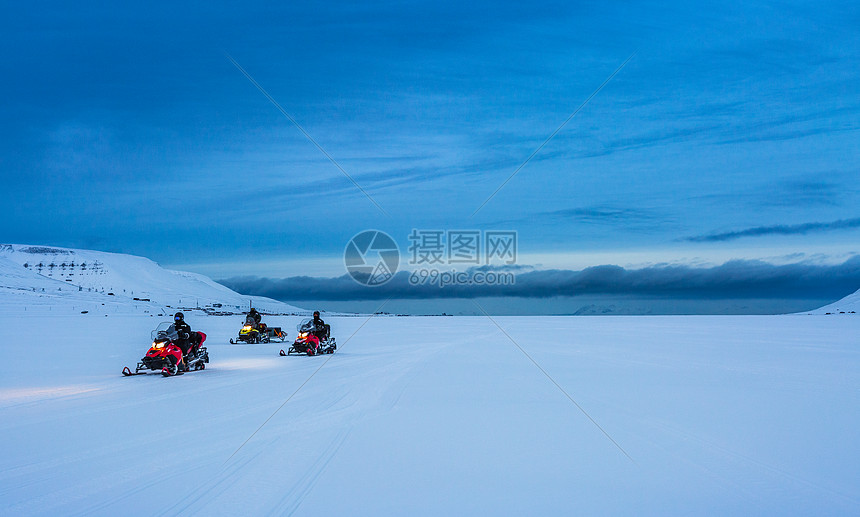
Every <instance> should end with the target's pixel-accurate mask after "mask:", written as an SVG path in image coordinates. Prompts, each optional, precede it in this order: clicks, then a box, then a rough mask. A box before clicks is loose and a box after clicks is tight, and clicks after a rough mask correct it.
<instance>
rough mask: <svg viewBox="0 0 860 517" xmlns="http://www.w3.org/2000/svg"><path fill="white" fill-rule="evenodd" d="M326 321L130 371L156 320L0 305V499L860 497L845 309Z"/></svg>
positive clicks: (218, 506)
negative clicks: (317, 342) (291, 341)
mask: <svg viewBox="0 0 860 517" xmlns="http://www.w3.org/2000/svg"><path fill="white" fill-rule="evenodd" d="M297 320H298V318H290V317H270V318H268V323H269V324H270V325H281V326H284V327H285V328H287V329H288V330H289V336H290V338H292V337H294V336H295V323H296V322H297ZM330 320H331V321H330V322H331V323H332V328H333V334H334V335H335V336H336V337H337V338H338V341H339V342H340V347H341V348H340V350H339V351H338V353H336V354H334V355H332V356H322V357H305V356H300V357H279V356H278V354H277V351H278V349H279V348H281V347H282V346H284V347H285V346H286V344H284V345H280V344H268V345H229V344H227V341H228V339H229V338H230V337H232V336H233V335H234V333H235V332H237V331H238V327H239V318H238V317H237V316H234V317H204V316H195V317H193V318H190V321H189V322H190V323H191V325H192V328H194V329H196V330H202V331H204V332H207V333H208V335H209V339H208V340H207V343H206V344H207V346H208V347H209V351H210V356H211V363H210V364H209V365H208V368H207V369H206V370H205V371H202V372H193V373H189V374H186V375H182V376H179V377H175V378H163V377H161V376H160V375H146V376H137V377H128V378H125V377H122V376H121V375H120V370H121V369H122V367H123V366H125V365H128V366H131V367H134V365H135V363H136V361H137V359H139V358H140V357H141V356H142V355H143V354H144V352H145V351H146V349H147V347H148V345H149V331H150V330H151V329H152V328H154V326H155V324H156V323H157V322H158V318H153V317H146V316H116V317H114V316H111V317H104V316H101V317H97V316H94V315H76V316H72V315H67V316H53V317H50V318H46V317H45V316H44V315H42V316H39V317H36V316H34V315H31V316H21V315H16V316H15V317H12V316H10V315H8V314H6V315H3V316H0V323H2V325H3V328H5V329H6V330H7V338H6V339H5V340H3V344H2V351H3V358H4V364H3V373H2V375H0V436H2V442H0V443H2V445H0V447H2V450H0V513H2V514H3V515H16V516H23V515H51V516H55V515H180V514H181V515H320V516H323V515H428V516H430V515H432V516H439V515H691V514H692V515H858V514H860V444H858V440H857V429H858V427H860V332H858V331H860V318H857V317H853V316H851V315H845V316H809V315H803V316H800V315H798V316H766V317H753V316H744V317H739V316H711V317H693V316H688V317H683V316H675V317H499V318H495V321H496V322H498V324H499V325H501V327H502V328H504V331H505V332H506V333H507V334H509V335H510V337H511V338H512V339H513V340H514V341H516V343H518V345H519V346H521V347H522V349H523V350H524V351H525V352H526V353H527V354H528V355H529V356H531V358H533V359H534V361H535V362H537V363H538V364H539V365H540V368H539V367H538V366H536V365H535V363H533V362H532V361H531V360H530V359H529V358H528V357H527V356H526V355H524V353H523V351H521V350H520V349H519V348H518V347H517V345H515V344H514V343H512V342H511V341H510V340H509V339H508V337H506V335H505V334H504V333H503V332H502V331H501V330H500V329H499V328H497V327H496V326H495V324H494V323H493V321H492V320H490V319H488V318H482V317H473V318H468V317H447V318H446V317H410V318H405V317H404V318H394V317H376V318H373V319H370V320H369V321H367V319H366V318H359V317H352V318H330ZM365 323H366V324H365ZM362 324H365V325H364V326H363V327H361V326H362ZM359 327H361V328H360V329H359ZM541 368H542V369H543V370H544V371H545V373H544V371H542V370H541ZM549 377H551V378H552V380H550V378H549ZM556 383H557V385H556ZM562 390H563V391H562ZM568 396H569V397H570V398H568ZM571 399H572V400H573V401H575V403H576V404H578V405H579V406H580V407H581V409H582V410H580V408H579V407H577V405H576V404H574V402H572V401H571ZM583 410H584V412H585V413H587V415H586V414H585V413H584V412H583Z"/></svg>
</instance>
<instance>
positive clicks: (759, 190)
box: [0, 1, 860, 291]
mask: <svg viewBox="0 0 860 517" xmlns="http://www.w3.org/2000/svg"><path fill="white" fill-rule="evenodd" d="M858 26H860V11H858V10H857V9H856V6H855V5H854V4H853V3H852V2H822V3H816V4H810V3H808V2H711V3H695V4H689V3H688V2H675V3H667V2H651V3H648V2H603V3H599V4H598V3H593V2H583V3H577V2H558V3H540V4H523V3H521V2H510V3H505V2H485V3H482V2H470V3H465V2H383V3H362V4H360V5H358V4H355V3H353V2H314V3H301V4H288V5H280V6H270V5H265V4H262V3H256V2H248V1H245V2H235V3H220V4H219V5H217V6H214V7H213V6H212V5H210V4H209V3H197V4H188V5H185V6H175V5H173V3H160V2H147V3H140V4H137V3H127V4H124V5H123V6H115V5H111V4H102V3H90V2H83V3H75V4H65V3H50V2H49V3H39V4H38V5H35V4H34V5H30V4H26V5H25V4H20V5H16V6H11V7H7V9H6V15H5V16H4V19H3V20H2V21H0V28H2V30H0V45H2V47H3V49H4V51H5V52H4V56H5V57H6V59H4V60H3V62H2V63H0V67H2V75H3V77H4V78H5V80H4V81H3V82H2V83H0V92H2V97H0V98H2V99H3V101H2V102H0V110H2V120H3V124H2V126H0V136H2V138H0V174H2V175H3V183H4V185H5V188H4V189H3V191H2V193H0V201H2V205H0V206H2V208H0V210H2V213H3V216H2V223H0V224H2V227H0V230H2V232H0V235H2V240H3V241H6V242H19V243H32V244H53V245H65V246H70V247H81V248H94V249H101V250H107V251H120V252H127V253H134V254H139V255H145V256H148V257H151V258H153V259H155V260H157V261H159V262H160V263H162V264H164V265H168V266H171V267H178V268H184V269H191V270H196V271H200V272H203V273H206V274H209V275H211V276H213V277H215V278H230V277H239V276H248V275H250V276H257V277H266V278H273V279H277V278H292V277H299V276H302V275H310V276H319V277H338V276H341V275H343V274H344V269H343V263H342V259H341V257H342V253H343V250H344V247H345V245H346V243H347V241H348V240H349V239H350V238H351V237H352V236H353V235H355V234H356V233H358V232H360V231H362V230H365V229H368V228H374V229H379V230H383V231H385V232H387V233H389V234H390V235H392V236H393V237H394V238H395V239H397V240H398V243H399V244H400V245H401V247H402V249H405V248H406V246H408V244H409V243H408V240H407V236H408V235H409V233H410V231H411V230H412V229H413V228H419V229H480V230H489V229H504V230H516V231H517V232H518V236H519V253H520V262H522V263H524V264H526V265H529V266H535V267H537V268H538V269H541V268H543V269H558V270H570V271H574V272H575V271H582V270H584V269H585V268H589V267H596V266H604V265H619V266H622V267H624V268H627V269H636V268H642V267H649V266H651V267H653V266H655V265H659V264H674V265H683V266H707V267H718V266H720V265H721V264H723V263H724V262H726V261H729V260H733V259H736V260H742V261H743V260H747V261H755V260H764V261H766V262H768V263H771V264H776V265H782V264H785V263H802V264H804V265H813V266H822V267H831V266H833V265H839V264H844V263H846V261H849V260H850V259H851V257H852V256H853V255H854V254H855V253H857V252H858V251H860V249H858V248H860V246H858V237H860V219H858V218H860V211H858V210H857V208H856V207H857V206H860V174H858V172H860V171H858V163H860V160H858V158H860V146H858V145H857V144H858V141H860V140H858V128H859V127H860V117H858V115H860V88H858V86H857V85H858V84H860V81H858V79H860V77H858V75H860V53H858V51H860V32H858V31H857V30H856V28H857V27H858ZM634 52H635V55H634V56H633V58H632V59H631V60H630V62H629V63H628V64H627V65H626V66H625V67H624V68H623V69H622V70H621V71H619V72H618V74H617V75H616V76H615V77H614V78H613V79H612V80H611V81H610V82H609V83H608V84H607V85H606V86H605V87H604V88H603V89H602V90H601V91H600V92H599V93H598V94H597V95H595V96H594V98H593V99H591V101H590V102H589V103H588V104H586V105H585V106H584V107H583V108H582V109H581V110H580V111H579V112H578V113H577V115H576V116H575V117H574V118H573V119H572V120H570V122H569V123H567V124H566V125H565V126H564V127H563V128H562V129H561V131H559V132H558V134H557V135H556V136H555V137H554V138H553V139H552V140H551V141H549V142H548V143H547V144H546V145H545V146H544V147H543V148H542V149H541V151H540V152H539V153H537V155H535V157H534V158H533V159H532V160H530V161H529V163H528V164H527V165H525V166H524V167H523V168H522V169H521V170H520V171H519V172H518V173H517V175H516V176H514V177H513V178H512V179H511V180H510V181H509V182H508V183H507V184H506V185H505V187H504V188H503V189H501V190H500V191H499V192H498V194H497V195H496V196H494V197H493V199H492V200H490V202H488V203H487V204H486V205H485V206H484V207H483V208H482V209H481V210H480V211H479V212H478V213H477V214H476V215H474V216H472V213H473V212H474V211H475V209H476V208H478V206H480V205H481V203H482V202H483V201H485V200H486V199H487V197H488V196H490V195H491V194H492V193H493V192H494V191H495V190H496V189H497V188H498V186H499V185H500V184H502V182H504V181H505V179H507V178H508V177H509V176H510V175H511V173H513V172H514V171H515V170H516V169H517V167H519V166H520V165H521V164H522V163H523V161H524V160H525V159H526V158H527V157H528V156H529V155H530V154H531V153H532V152H534V151H535V149H537V148H538V146H540V145H541V143H543V142H544V141H545V140H546V138H547V137H548V136H549V135H550V134H552V133H553V131H555V130H556V129H557V128H558V127H559V125H560V124H562V122H564V121H565V119H566V118H567V117H568V116H569V115H570V114H571V113H572V112H573V111H574V110H576V109H577V108H578V107H579V106H580V105H581V104H582V102H583V101H584V100H585V99H587V98H588V97H589V95H591V94H592V93H593V92H594V90H595V89H596V88H597V87H598V86H599V85H600V84H601V83H602V82H603V81H604V80H605V79H606V78H607V77H609V76H610V75H611V74H612V73H613V71H615V70H616V69H617V68H618V67H619V65H621V64H622V63H623V62H624V61H625V60H626V59H627V58H628V57H630V56H631V55H632V54H634ZM228 56H231V57H232V58H233V59H235V61H236V62H237V63H239V64H240V65H241V66H242V67H243V68H244V69H245V70H246V71H247V73H248V74H250V75H251V76H252V77H253V78H254V79H255V80H256V81H257V82H258V83H259V84H260V85H261V86H262V87H263V88H264V89H265V90H266V91H267V92H268V93H269V94H270V95H271V97H272V98H273V99H274V100H276V101H277V102H278V103H279V104H280V105H281V106H282V107H283V109H284V110H285V111H286V112H288V113H289V114H290V116H292V117H294V119H295V120H296V121H297V122H298V123H299V124H301V125H302V127H303V128H304V129H305V130H306V131H307V133H308V134H309V135H311V136H312V138H313V139H314V140H315V141H316V142H317V143H318V144H319V145H320V146H321V147H323V148H324V149H325V150H326V151H327V152H328V153H329V154H330V155H331V156H332V157H333V158H334V159H335V160H336V161H337V162H338V163H339V164H340V165H341V166H342V168H343V169H344V171H346V172H347V173H348V174H349V176H351V177H352V178H353V179H354V180H355V181H356V182H357V183H358V184H359V185H360V186H361V187H362V188H363V189H364V190H365V191H366V192H367V194H369V195H370V196H371V197H372V198H373V200H375V201H376V203H378V204H379V206H381V207H382V208H383V209H384V212H385V213H383V212H382V211H380V210H379V209H377V207H376V206H374V204H373V203H372V202H371V201H370V200H369V199H368V198H367V197H366V196H365V195H364V194H363V193H362V192H360V191H359V190H358V189H357V188H356V187H355V186H354V185H353V184H352V182H351V181H350V180H349V179H348V178H347V177H346V176H345V175H344V174H343V173H342V172H341V171H340V170H338V169H337V168H336V167H335V166H334V165H333V164H332V163H331V162H330V161H329V160H328V159H327V158H326V157H325V156H324V155H323V154H322V153H321V152H320V151H319V150H318V149H317V148H316V147H315V146H314V145H313V144H312V143H311V142H310V141H309V140H308V139H307V138H306V137H305V136H304V135H303V134H302V133H301V132H300V131H299V130H298V129H297V128H296V126H295V125H293V124H292V123H291V122H290V120H288V119H287V118H286V117H284V115H282V114H281V113H280V112H279V111H278V109H277V108H276V107H275V106H274V105H273V104H272V103H271V102H270V101H269V100H267V98H266V97H265V96H264V95H263V94H262V93H261V92H260V91H259V90H258V89H256V88H255V87H254V85H253V84H252V83H251V82H250V81H249V80H248V79H247V78H246V77H245V76H244V75H243V74H242V73H241V72H240V71H239V70H238V69H237V68H236V67H235V66H234V65H233V64H232V63H231V61H230V59H229V58H228ZM840 278H841V277H840ZM849 287H852V288H851V289H849ZM856 287H860V286H846V290H851V291H853V290H854V289H856Z"/></svg>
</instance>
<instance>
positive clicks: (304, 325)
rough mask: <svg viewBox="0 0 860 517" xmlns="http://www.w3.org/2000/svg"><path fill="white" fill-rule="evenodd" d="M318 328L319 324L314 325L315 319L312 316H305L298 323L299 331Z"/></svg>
mask: <svg viewBox="0 0 860 517" xmlns="http://www.w3.org/2000/svg"><path fill="white" fill-rule="evenodd" d="M316 329H317V326H316V325H314V320H313V319H311V318H305V319H303V320H302V322H301V323H299V324H298V325H296V330H298V331H299V332H313V331H314V330H316Z"/></svg>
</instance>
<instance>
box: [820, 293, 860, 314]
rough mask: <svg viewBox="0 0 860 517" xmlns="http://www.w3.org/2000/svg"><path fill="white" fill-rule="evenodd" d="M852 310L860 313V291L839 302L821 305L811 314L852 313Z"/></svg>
mask: <svg viewBox="0 0 860 517" xmlns="http://www.w3.org/2000/svg"><path fill="white" fill-rule="evenodd" d="M852 312H853V313H854V314H857V313H860V291H857V292H855V293H854V294H849V295H848V296H846V297H845V298H842V299H841V300H839V301H838V302H833V303H831V304H830V305H825V306H824V307H821V308H820V309H815V310H814V311H810V312H809V314H827V313H831V314H841V313H845V314H850V313H852Z"/></svg>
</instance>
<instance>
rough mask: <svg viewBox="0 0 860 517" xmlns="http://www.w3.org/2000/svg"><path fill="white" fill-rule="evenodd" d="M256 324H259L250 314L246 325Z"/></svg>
mask: <svg viewBox="0 0 860 517" xmlns="http://www.w3.org/2000/svg"><path fill="white" fill-rule="evenodd" d="M255 323H257V322H256V321H255V320H254V317H253V316H251V315H250V314H249V315H248V316H247V317H246V318H245V325H254V324H255Z"/></svg>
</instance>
